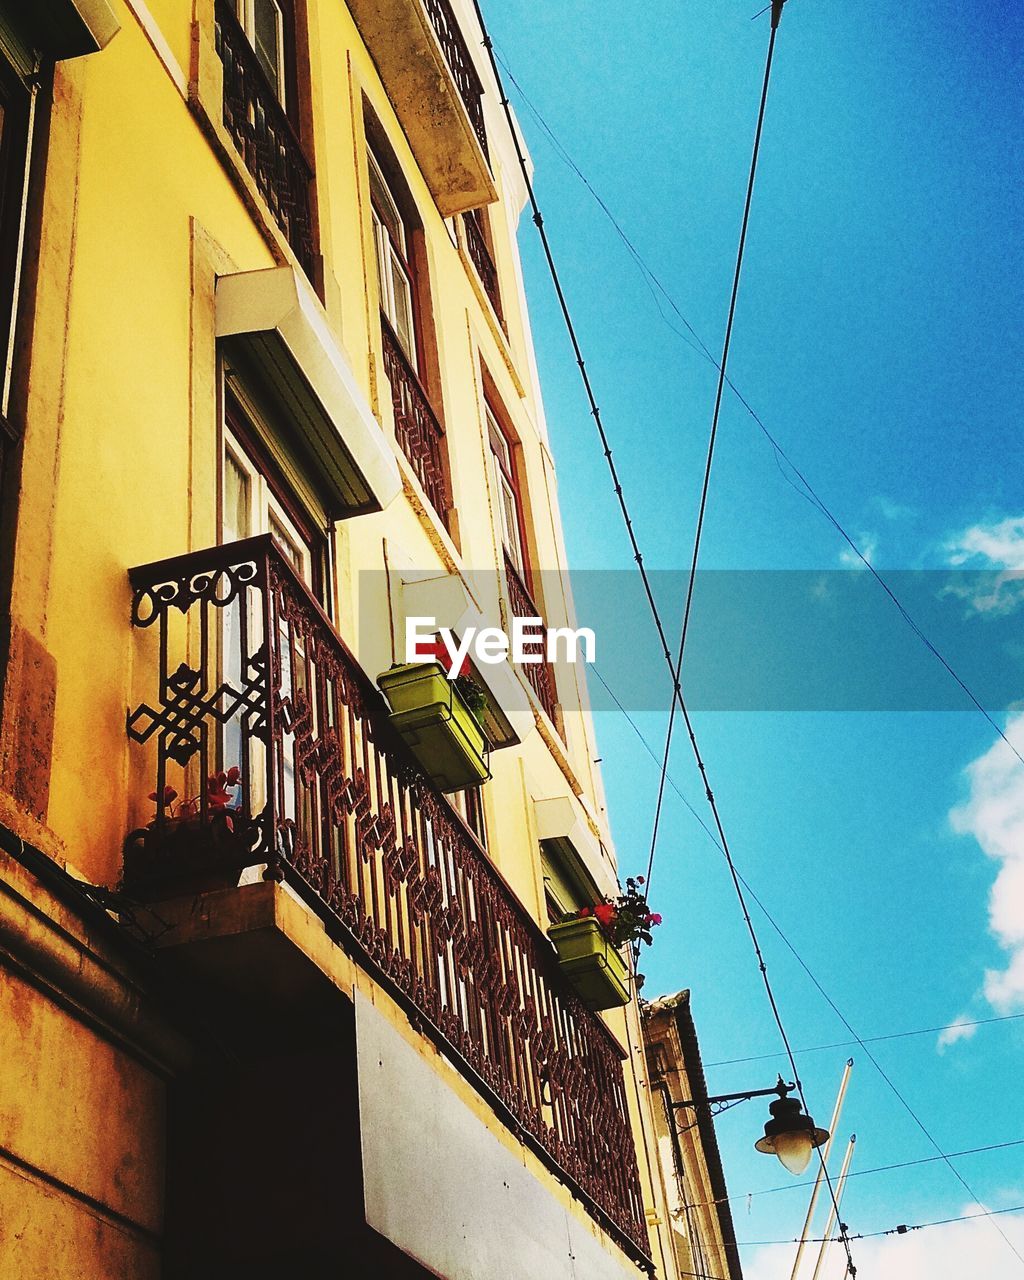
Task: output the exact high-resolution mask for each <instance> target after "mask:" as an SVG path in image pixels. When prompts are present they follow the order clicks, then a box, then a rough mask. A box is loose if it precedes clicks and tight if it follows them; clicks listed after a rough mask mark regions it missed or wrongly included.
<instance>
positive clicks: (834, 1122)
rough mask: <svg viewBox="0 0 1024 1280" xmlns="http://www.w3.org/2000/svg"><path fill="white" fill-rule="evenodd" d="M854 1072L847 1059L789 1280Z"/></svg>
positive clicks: (796, 1265)
mask: <svg viewBox="0 0 1024 1280" xmlns="http://www.w3.org/2000/svg"><path fill="white" fill-rule="evenodd" d="M852 1070H853V1059H852V1058H847V1059H846V1067H845V1068H844V1070H843V1078H842V1080H841V1081H840V1082H839V1093H838V1094H837V1095H836V1105H835V1109H834V1111H833V1112H832V1123H831V1124H830V1125H829V1127H828V1141H827V1142H826V1143H825V1150H824V1151H823V1152H822V1158H821V1159H820V1160H819V1161H818V1176H817V1177H816V1178H815V1180H814V1187H813V1189H812V1191H811V1201H810V1204H809V1205H808V1206H807V1217H806V1218H804V1229H803V1231H801V1232H800V1245H799V1247H798V1249H797V1251H796V1258H795V1259H794V1260H793V1270H792V1271H791V1272H790V1276H789V1280H796V1273H797V1272H798V1271H799V1270H800V1260H801V1258H802V1257H803V1256H804V1247H805V1246H806V1244H807V1237H808V1235H809V1234H810V1230H811V1219H812V1218H813V1217H814V1210H815V1208H816V1206H817V1203H818V1193H819V1192H820V1191H821V1184H822V1181H823V1179H824V1176H825V1165H826V1164H828V1156H829V1152H830V1151H831V1150H832V1139H833V1138H834V1137H835V1134H836V1129H837V1128H838V1127H839V1117H840V1116H841V1115H842V1113H843V1100H844V1099H845V1097H846V1086H847V1085H848V1084H849V1083H850V1072H851V1071H852Z"/></svg>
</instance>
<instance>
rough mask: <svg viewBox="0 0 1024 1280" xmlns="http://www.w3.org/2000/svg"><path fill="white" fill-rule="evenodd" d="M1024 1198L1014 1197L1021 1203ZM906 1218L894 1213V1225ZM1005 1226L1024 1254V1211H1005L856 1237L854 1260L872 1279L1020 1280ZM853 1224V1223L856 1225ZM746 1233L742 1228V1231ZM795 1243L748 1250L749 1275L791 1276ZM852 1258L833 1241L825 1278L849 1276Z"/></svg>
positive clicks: (772, 1279)
mask: <svg viewBox="0 0 1024 1280" xmlns="http://www.w3.org/2000/svg"><path fill="white" fill-rule="evenodd" d="M1022 1200H1024V1195H1022V1196H1021V1198H1020V1199H1015V1200H1013V1201H1012V1203H1013V1204H1020V1203H1021V1202H1022ZM978 1212H979V1210H978V1206H977V1205H967V1206H966V1207H965V1208H962V1209H959V1210H958V1209H955V1208H954V1209H953V1210H952V1211H951V1212H950V1213H948V1214H943V1213H936V1214H935V1215H934V1216H935V1217H936V1218H941V1217H959V1216H960V1215H961V1214H970V1213H978ZM899 1221H900V1219H899V1217H898V1213H897V1214H894V1216H893V1221H892V1225H893V1226H895V1225H896V1224H897V1223H898V1222H899ZM993 1221H994V1222H998V1223H999V1226H1000V1229H1001V1230H1002V1231H1004V1232H1005V1233H1006V1235H1007V1236H1009V1238H1010V1239H1011V1240H1012V1241H1013V1243H1014V1245H1015V1246H1016V1248H1018V1249H1019V1250H1020V1251H1021V1252H1022V1253H1024V1214H1009V1213H1008V1214H1003V1215H1001V1216H1000V1217H998V1218H995V1219H993V1220H985V1219H984V1218H982V1219H980V1220H978V1221H976V1222H953V1223H947V1224H946V1225H944V1226H941V1227H927V1228H925V1229H924V1230H921V1231H911V1232H908V1233H907V1234H906V1235H902V1236H883V1237H881V1238H879V1239H876V1240H853V1241H851V1247H852V1249H853V1260H854V1262H855V1263H856V1264H857V1274H858V1276H864V1277H868V1276H870V1277H871V1280H937V1278H938V1280H948V1278H950V1277H953V1276H983V1277H984V1280H1018V1278H1019V1276H1020V1262H1019V1261H1018V1259H1017V1258H1015V1257H1014V1255H1013V1253H1012V1252H1011V1250H1010V1248H1009V1246H1008V1245H1007V1243H1006V1241H1005V1240H1003V1239H1002V1237H1001V1236H1000V1235H999V1233H998V1232H997V1231H996V1229H995V1227H994V1226H993ZM851 1229H853V1228H851ZM739 1235H740V1239H742V1238H743V1236H742V1231H740V1232H739ZM795 1247H796V1246H795V1245H786V1246H785V1247H781V1246H773V1247H771V1248H763V1249H757V1250H755V1251H753V1252H751V1253H749V1254H746V1253H745V1256H744V1260H743V1274H744V1276H745V1277H746V1280H789V1276H790V1272H791V1270H792V1267H793V1257H794V1252H795ZM816 1249H817V1246H813V1251H812V1250H807V1251H805V1253H804V1260H803V1264H802V1269H801V1277H802V1280H809V1277H810V1276H811V1275H812V1274H813V1272H814V1263H815V1261H816V1260H817V1252H816ZM845 1267H846V1257H845V1255H844V1253H843V1250H842V1246H841V1245H839V1244H832V1245H830V1246H829V1254H828V1255H827V1261H826V1264H825V1266H824V1267H822V1278H823V1280H843V1275H844V1272H845Z"/></svg>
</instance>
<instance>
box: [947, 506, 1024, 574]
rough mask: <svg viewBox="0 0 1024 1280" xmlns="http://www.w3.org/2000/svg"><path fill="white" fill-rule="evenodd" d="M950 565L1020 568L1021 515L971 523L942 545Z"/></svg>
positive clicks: (1023, 556) (1023, 562)
mask: <svg viewBox="0 0 1024 1280" xmlns="http://www.w3.org/2000/svg"><path fill="white" fill-rule="evenodd" d="M946 550H947V552H948V553H949V562H950V564H955V565H967V564H975V565H978V564H979V563H980V564H981V565H985V566H991V567H992V568H996V569H1024V516H1010V517H1008V518H1007V519H1006V520H998V521H996V522H995V523H994V524H974V525H971V527H970V528H969V529H965V530H964V531H963V533H961V534H959V535H958V536H957V537H956V538H952V539H951V540H950V541H949V542H948V543H947V544H946Z"/></svg>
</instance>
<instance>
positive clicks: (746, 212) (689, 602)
mask: <svg viewBox="0 0 1024 1280" xmlns="http://www.w3.org/2000/svg"><path fill="white" fill-rule="evenodd" d="M784 3H785V0H776V4H775V5H773V6H771V8H772V23H771V34H770V36H769V39H768V55H767V57H766V59H765V64H764V79H763V81H762V84H761V101H760V104H759V106H758V110H757V127H756V128H755V130H754V148H753V152H752V154H751V157H750V171H749V173H748V176H747V193H746V197H745V198H744V201H743V217H742V218H741V220H740V237H739V244H738V246H737V249H736V265H735V268H734V270H733V276H732V291H731V293H730V295H729V311H728V316H727V319H726V322H725V337H724V339H723V341H722V358H721V360H720V361H719V362H718V385H717V387H716V388H715V405H714V409H713V410H712V412H711V430H710V432H709V433H708V447H707V454H706V456H705V460H704V479H703V481H702V484H701V491H700V503H699V505H698V508H697V524H696V527H695V529H694V535H693V553H692V555H691V558H690V573H689V577H688V579H687V583H686V603H685V606H684V608H683V623H682V628H681V630H680V633H679V648H678V651H677V652H676V663H675V668H674V671H673V678H674V681H675V683H676V684H678V683H679V682H680V680H681V678H682V671H683V655H684V652H685V649H686V640H687V636H688V634H689V630H690V614H691V610H692V608H693V589H694V586H695V585H696V582H697V564H698V561H699V559H700V544H701V540H702V538H703V535H704V518H705V515H706V514H707V506H708V494H709V492H710V489H711V466H712V463H713V462H714V457H715V443H716V441H717V439H718V423H719V418H720V416H721V412H722V396H723V394H724V392H725V373H726V369H727V368H728V367H729V349H730V347H731V345H732V331H733V324H734V322H735V320H736V303H737V301H738V300H739V293H740V275H741V273H742V271H743V255H744V251H745V249H746V246H747V230H748V228H749V226H750V207H751V204H752V203H753V199H754V180H755V178H756V177H757V161H758V157H759V156H760V153H761V135H762V133H763V131H764V117H765V109H766V107H767V105H768V86H769V83H770V82H771V76H772V60H773V58H774V56H775V37H776V35H777V34H778V29H779V18H780V17H781V15H782V6H783V4H784ZM675 723H676V700H675V699H674V698H673V699H672V702H671V703H670V705H669V713H668V725H667V726H666V729H665V750H664V754H663V756H662V761H661V777H660V779H659V781H658V797H657V801H656V803H655V806H654V820H653V822H652V824H651V851H650V856H649V857H648V859H647V880H646V889H645V893H650V889H651V878H652V875H653V872H654V855H655V853H656V851H657V847H658V832H659V829H660V826H661V809H662V804H663V802H664V799H665V776H666V774H667V773H668V762H669V758H670V757H671V755H672V735H673V733H674V731H675Z"/></svg>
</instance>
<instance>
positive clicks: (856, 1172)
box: [691, 1138, 1024, 1209]
mask: <svg viewBox="0 0 1024 1280" xmlns="http://www.w3.org/2000/svg"><path fill="white" fill-rule="evenodd" d="M1007 1147H1024V1138H1014V1139H1013V1140H1012V1141H1010V1142H994V1143H992V1144H991V1145H990V1146H987V1147H967V1148H966V1149H965V1150H963V1151H947V1152H946V1154H945V1156H921V1157H920V1159H917V1160H900V1161H898V1162H897V1163H895V1164H880V1165H876V1166H875V1167H874V1168H873V1169H851V1170H850V1171H849V1172H848V1173H847V1175H846V1176H847V1178H863V1177H866V1176H867V1175H868V1174H875V1173H892V1172H894V1171H895V1170H897V1169H913V1168H916V1167H917V1166H918V1165H921V1164H936V1163H937V1162H938V1161H940V1160H944V1159H949V1160H959V1159H961V1158H962V1157H964V1156H977V1155H982V1154H983V1153H985V1152H987V1151H1003V1150H1005V1149H1006V1148H1007ZM813 1186H814V1182H813V1181H808V1182H784V1183H781V1184H780V1185H779V1186H777V1187H764V1188H762V1189H761V1190H760V1191H742V1192H737V1193H736V1194H735V1195H731V1196H717V1197H716V1198H715V1199H714V1200H702V1201H701V1202H700V1203H699V1204H695V1205H692V1206H691V1208H694V1209H713V1208H715V1206H716V1205H720V1204H727V1203H729V1202H731V1201H733V1200H749V1199H751V1198H752V1197H753V1196H772V1195H776V1194H777V1193H778V1192H780V1191H797V1190H799V1189H800V1188H801V1187H813Z"/></svg>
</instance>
